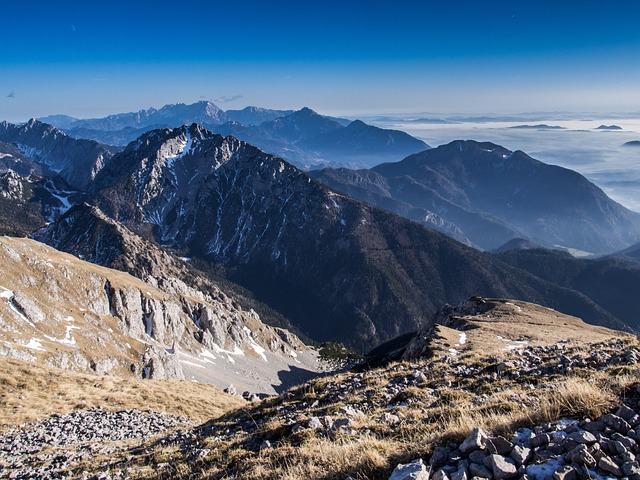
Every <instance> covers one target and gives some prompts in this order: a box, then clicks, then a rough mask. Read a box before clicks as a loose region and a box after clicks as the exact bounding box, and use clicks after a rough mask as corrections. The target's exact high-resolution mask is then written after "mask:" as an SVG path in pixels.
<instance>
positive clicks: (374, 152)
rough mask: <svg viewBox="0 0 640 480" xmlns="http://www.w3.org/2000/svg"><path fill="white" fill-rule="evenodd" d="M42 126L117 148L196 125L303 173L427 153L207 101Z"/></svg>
mask: <svg viewBox="0 0 640 480" xmlns="http://www.w3.org/2000/svg"><path fill="white" fill-rule="evenodd" d="M42 120H43V121H44V120H46V121H48V122H51V124H52V125H55V126H57V127H59V128H63V129H64V131H65V133H67V134H68V135H69V136H70V137H73V138H77V139H92V140H96V141H98V142H101V143H103V144H106V145H115V146H119V147H122V146H126V145H128V144H129V143H131V142H132V141H134V140H136V139H137V138H138V137H139V136H140V135H142V134H143V133H144V132H147V131H149V130H154V129H158V128H176V127H180V126H182V125H190V124H192V123H198V124H200V125H203V126H204V127H206V128H208V129H210V130H212V131H215V132H216V133H219V134H221V135H232V136H234V137H236V138H239V139H241V140H243V141H246V142H248V143H251V144H252V145H255V146H257V147H259V148H262V149H263V150H265V151H267V152H269V153H271V154H274V155H277V156H279V157H281V158H284V159H286V160H288V161H290V162H293V163H295V164H296V165H297V166H299V167H301V168H303V169H311V168H321V167H323V166H328V165H344V166H354V165H355V166H372V165H375V164H377V163H381V162H384V161H392V160H393V161H395V160H398V159H400V158H402V157H404V156H406V155H408V154H410V153H415V152H419V151H421V150H424V149H425V148H429V147H428V145H427V144H426V143H424V142H422V141H421V140H418V139H416V138H413V137H411V136H410V135H408V134H406V133H404V132H400V131H397V130H384V129H381V128H377V127H373V126H370V125H366V124H365V123H363V122H361V121H355V122H350V121H349V120H345V119H342V118H333V117H327V116H324V115H320V114H318V113H316V112H314V111H313V110H311V109H310V108H307V107H305V108H302V109H301V110H297V111H292V110H271V109H265V108H259V107H246V108H244V109H242V110H228V111H227V112H225V111H223V110H221V109H220V108H218V107H217V106H216V105H214V104H213V103H211V102H206V101H203V102H197V103H194V104H191V105H185V104H181V103H179V104H175V105H165V106H164V107H162V108H160V109H155V108H150V109H148V110H140V111H138V112H131V113H121V114H116V115H110V116H108V117H104V118H93V119H84V120H82V119H76V118H73V117H69V116H67V115H52V116H49V117H43V119H42ZM112 150H114V149H112Z"/></svg>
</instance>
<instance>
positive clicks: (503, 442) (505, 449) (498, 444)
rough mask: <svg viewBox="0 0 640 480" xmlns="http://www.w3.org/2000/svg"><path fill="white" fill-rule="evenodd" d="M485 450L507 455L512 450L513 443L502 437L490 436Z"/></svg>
mask: <svg viewBox="0 0 640 480" xmlns="http://www.w3.org/2000/svg"><path fill="white" fill-rule="evenodd" d="M487 450H488V451H489V453H497V454H498V455H509V454H510V453H511V450H513V443H511V442H510V441H509V440H507V439H506V438H504V437H491V438H489V439H488V441H487Z"/></svg>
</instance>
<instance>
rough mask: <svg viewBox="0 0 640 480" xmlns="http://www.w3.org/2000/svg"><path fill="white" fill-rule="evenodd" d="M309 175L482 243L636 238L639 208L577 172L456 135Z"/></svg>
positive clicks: (564, 243)
mask: <svg viewBox="0 0 640 480" xmlns="http://www.w3.org/2000/svg"><path fill="white" fill-rule="evenodd" d="M310 175H311V176H313V177H314V178H316V179H318V180H320V181H321V182H323V183H325V184H327V185H328V186H330V187H331V188H334V189H336V190H338V191H341V192H344V193H346V194H348V195H351V196H353V197H355V198H359V199H361V200H363V201H366V202H370V203H373V204H375V205H378V206H380V207H382V208H385V209H387V210H389V211H391V212H393V213H397V214H399V215H402V216H405V217H407V218H409V219H412V220H415V221H419V222H421V223H423V224H425V225H428V226H430V227H432V228H436V229H438V230H440V231H443V232H445V233H447V234H449V235H451V236H452V237H454V238H456V239H458V240H460V241H463V242H464V243H467V244H469V245H474V246H477V247H479V248H482V249H484V250H493V249H496V248H499V247H500V246H501V245H503V244H505V243H506V242H508V241H509V240H511V239H513V238H522V237H523V238H528V239H530V240H532V241H534V242H536V243H538V244H540V245H542V246H546V247H551V248H564V249H574V250H575V249H577V250H581V251H584V252H589V253H600V254H602V253H610V252H613V251H615V250H619V249H622V248H624V247H626V246H628V245H630V244H632V243H635V242H637V241H638V239H640V214H638V213H635V212H631V211H629V210H628V209H626V208H624V207H623V206H621V205H620V204H618V203H616V202H614V201H613V200H611V199H610V198H609V197H607V196H606V194H605V193H604V192H603V191H602V190H601V189H599V188H598V187H596V186H595V185H594V184H593V183H591V182H589V181H588V180H587V179H586V178H584V177H583V176H582V175H580V174H578V173H577V172H574V171H572V170H568V169H566V168H562V167H557V166H554V165H547V164H545V163H542V162H540V161H538V160H535V159H533V158H531V157H529V156H528V155H527V154H525V153H524V152H521V151H515V152H511V151H509V150H507V149H505V148H503V147H500V146H498V145H495V144H492V143H487V142H485V143H480V142H475V141H455V142H451V143H449V144H447V145H442V146H440V147H438V148H434V149H430V150H426V151H424V152H421V153H417V154H414V155H410V156H408V157H407V158H405V159H404V160H402V161H400V162H394V163H385V164H381V165H378V166H376V167H374V168H372V169H370V170H348V169H324V170H320V171H313V172H310Z"/></svg>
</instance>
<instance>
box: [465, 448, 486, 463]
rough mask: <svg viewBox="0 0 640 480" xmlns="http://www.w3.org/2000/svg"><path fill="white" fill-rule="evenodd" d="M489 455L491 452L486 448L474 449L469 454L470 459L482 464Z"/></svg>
mask: <svg viewBox="0 0 640 480" xmlns="http://www.w3.org/2000/svg"><path fill="white" fill-rule="evenodd" d="M488 456H489V452H486V451H484V450H474V451H473V452H471V454H469V461H470V462H473V463H477V464H480V465H483V464H484V462H483V461H484V459H485V458H486V457H488Z"/></svg>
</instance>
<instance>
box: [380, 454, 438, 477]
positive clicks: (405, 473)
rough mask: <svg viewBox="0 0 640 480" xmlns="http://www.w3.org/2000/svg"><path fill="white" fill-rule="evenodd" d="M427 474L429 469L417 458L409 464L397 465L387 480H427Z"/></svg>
mask: <svg viewBox="0 0 640 480" xmlns="http://www.w3.org/2000/svg"><path fill="white" fill-rule="evenodd" d="M429 474H430V469H429V467H427V465H425V464H424V462H423V461H422V459H421V458H419V459H417V460H414V461H413V462H411V463H407V464H400V465H398V466H397V467H396V468H395V470H394V471H393V472H392V473H391V476H390V477H389V480H429Z"/></svg>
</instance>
